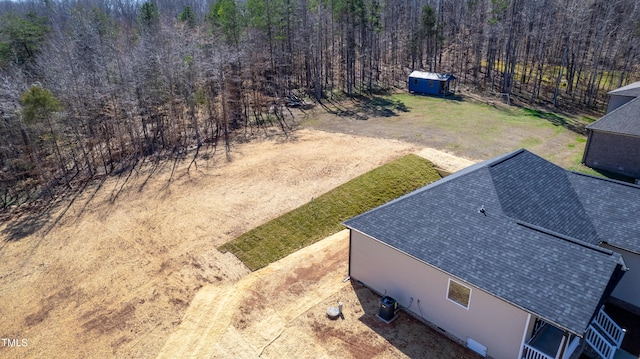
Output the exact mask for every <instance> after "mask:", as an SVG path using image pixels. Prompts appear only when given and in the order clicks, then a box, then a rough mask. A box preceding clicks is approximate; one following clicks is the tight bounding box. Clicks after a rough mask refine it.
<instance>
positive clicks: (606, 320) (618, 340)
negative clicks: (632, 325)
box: [592, 308, 627, 348]
mask: <svg viewBox="0 0 640 359" xmlns="http://www.w3.org/2000/svg"><path fill="white" fill-rule="evenodd" d="M603 309H604V308H601V309H600V311H599V312H598V315H596V317H595V318H594V319H593V322H592V324H593V323H595V324H596V325H597V326H598V327H600V329H601V330H602V331H603V332H605V334H607V335H608V336H609V338H610V339H612V340H613V342H614V343H615V344H616V347H618V348H620V345H622V340H623V339H624V335H625V334H626V332H627V331H626V330H625V329H622V328H620V326H619V325H618V324H616V322H614V321H613V319H611V317H610V316H608V315H607V313H605V312H604V310H603Z"/></svg>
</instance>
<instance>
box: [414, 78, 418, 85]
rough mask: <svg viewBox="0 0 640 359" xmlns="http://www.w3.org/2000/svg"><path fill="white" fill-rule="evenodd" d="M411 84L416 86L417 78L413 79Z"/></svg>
mask: <svg viewBox="0 0 640 359" xmlns="http://www.w3.org/2000/svg"><path fill="white" fill-rule="evenodd" d="M413 84H414V85H417V84H418V79H417V78H415V77H414V78H413Z"/></svg>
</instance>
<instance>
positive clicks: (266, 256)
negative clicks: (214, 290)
mask: <svg viewBox="0 0 640 359" xmlns="http://www.w3.org/2000/svg"><path fill="white" fill-rule="evenodd" d="M440 178H441V177H440V175H439V174H438V172H437V171H436V170H435V169H434V168H433V164H432V163H431V162H429V161H427V160H425V159H424V158H422V157H418V156H416V155H407V156H404V157H402V158H400V159H397V160H395V161H392V162H390V163H388V164H386V165H383V166H381V167H378V168H376V169H374V170H372V171H370V172H367V173H365V174H363V175H361V176H359V177H356V178H354V179H353V180H351V181H349V182H347V183H345V184H343V185H341V186H339V187H337V188H335V189H333V190H331V191H329V192H327V193H325V194H323V195H322V196H320V197H318V198H315V199H314V200H312V201H311V202H309V203H307V204H305V205H303V206H301V207H299V208H297V209H295V210H293V211H291V212H289V213H286V214H284V215H282V216H280V217H278V218H276V219H274V220H272V221H270V222H267V223H265V224H263V225H261V226H259V227H257V228H255V229H253V230H251V231H249V232H247V233H245V234H243V235H242V236H240V237H238V238H236V239H234V240H232V241H230V242H228V243H226V244H224V245H223V246H221V247H220V248H219V249H220V250H221V251H223V252H228V251H229V252H232V253H233V254H234V255H236V257H238V258H239V259H240V260H241V261H242V262H243V263H244V264H245V265H246V266H247V267H249V268H250V269H251V270H256V269H259V268H262V267H264V266H266V265H268V264H269V263H271V262H274V261H276V260H278V259H280V258H283V257H285V256H287V255H288V254H290V253H293V252H295V251H297V250H298V249H300V248H303V247H306V246H308V245H310V244H312V243H314V242H316V241H318V240H320V239H322V238H325V237H326V236H328V235H331V234H333V233H335V232H338V231H339V230H341V229H343V228H344V227H343V226H342V225H341V223H342V222H343V221H345V220H347V219H349V218H351V217H353V216H356V215H358V214H360V213H364V212H366V211H368V210H370V209H373V208H375V207H377V206H380V205H382V204H384V203H386V202H388V201H390V200H392V199H394V198H397V197H399V196H401V195H403V194H406V193H409V192H411V191H413V190H415V189H418V188H420V187H422V186H424V185H426V184H428V183H431V182H433V181H436V180H438V179H440Z"/></svg>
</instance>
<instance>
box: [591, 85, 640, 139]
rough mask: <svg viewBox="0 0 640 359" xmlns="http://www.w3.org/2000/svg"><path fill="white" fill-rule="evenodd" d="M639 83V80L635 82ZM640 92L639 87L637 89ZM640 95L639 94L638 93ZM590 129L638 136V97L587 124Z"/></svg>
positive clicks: (639, 107) (639, 106) (639, 121)
mask: <svg viewBox="0 0 640 359" xmlns="http://www.w3.org/2000/svg"><path fill="white" fill-rule="evenodd" d="M637 83H638V84H640V82H637ZM637 90H638V92H640V88H638V89H637ZM639 95H640V94H639ZM587 128H588V129H590V130H597V131H606V132H613V133H619V134H624V135H631V136H640V97H638V98H635V99H633V100H631V101H629V102H627V103H626V104H624V105H623V106H620V107H618V108H616V109H615V110H613V111H611V112H609V113H608V114H606V115H604V116H603V117H602V118H600V119H599V120H598V121H596V122H594V123H592V124H590V125H588V126H587Z"/></svg>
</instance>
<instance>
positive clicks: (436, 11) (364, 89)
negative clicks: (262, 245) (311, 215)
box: [0, 0, 640, 209]
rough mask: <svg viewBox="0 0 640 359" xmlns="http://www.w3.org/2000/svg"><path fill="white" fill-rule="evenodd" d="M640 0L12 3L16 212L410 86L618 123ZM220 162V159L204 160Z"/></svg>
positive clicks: (0, 201)
mask: <svg viewBox="0 0 640 359" xmlns="http://www.w3.org/2000/svg"><path fill="white" fill-rule="evenodd" d="M639 56H640V4H639V3H638V2H637V1H636V0H387V1H384V0H214V1H196V0H176V1H173V0H156V1H147V2H144V1H135V0H76V1H73V0H59V1H54V0H40V1H22V2H19V1H18V2H14V1H0V208H1V209H6V208H8V207H10V206H14V205H18V204H21V203H24V202H27V201H29V200H30V199H34V198H42V196H51V195H54V194H55V193H56V191H58V190H66V189H73V188H74V187H75V186H77V184H78V183H84V182H85V181H87V180H88V179H91V178H95V177H96V176H104V175H107V174H113V173H119V172H121V171H123V170H125V169H127V168H131V166H134V165H135V164H136V163H138V161H141V160H143V159H149V160H160V159H166V158H172V159H177V158H182V157H186V156H192V157H193V158H194V159H195V158H196V157H197V156H198V153H200V150H201V149H202V148H205V149H215V148H217V147H216V146H217V145H221V146H224V147H225V148H226V149H227V150H228V146H229V144H230V143H231V141H232V139H233V138H234V136H237V135H238V134H242V133H244V134H246V133H256V132H261V131H265V129H266V128H267V126H271V127H273V126H275V127H276V128H279V129H281V130H282V131H285V132H286V131H289V130H290V125H291V123H290V120H289V119H290V116H289V111H288V107H287V106H291V105H296V104H298V103H299V102H298V101H299V98H301V97H308V98H311V99H313V100H315V101H322V100H323V99H328V98H329V99H335V98H343V97H345V96H347V97H348V96H354V95H363V94H364V95H367V94H374V93H378V92H380V91H389V90H393V89H395V88H404V87H405V83H406V77H407V75H408V73H410V71H411V70H413V69H424V70H427V71H436V72H447V73H453V74H455V76H456V77H457V78H458V82H457V85H458V86H463V87H465V88H468V89H469V90H470V91H474V92H478V93H480V94H485V95H489V96H499V97H502V98H506V99H512V98H517V99H518V100H519V101H520V102H523V103H530V104H533V105H540V104H542V105H547V106H555V107H556V108H560V109H565V110H566V109H573V108H576V109H586V110H595V111H601V110H602V109H603V108H604V105H605V101H606V92H607V91H609V90H611V89H613V88H616V87H619V86H621V85H624V84H626V83H628V82H630V81H633V80H637V79H638V75H639V72H640V68H639V61H638V60H639ZM201 155H202V154H201Z"/></svg>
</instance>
